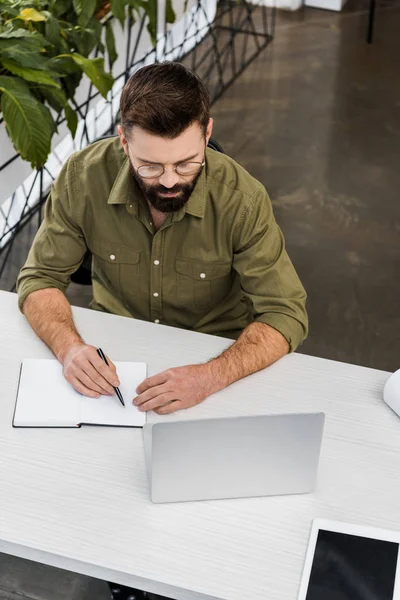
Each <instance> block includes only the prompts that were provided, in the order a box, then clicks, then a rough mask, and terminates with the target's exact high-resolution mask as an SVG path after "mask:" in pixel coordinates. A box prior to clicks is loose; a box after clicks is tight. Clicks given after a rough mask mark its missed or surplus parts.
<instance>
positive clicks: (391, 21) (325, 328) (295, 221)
mask: <svg viewBox="0 0 400 600" xmlns="http://www.w3.org/2000/svg"><path fill="white" fill-rule="evenodd" d="M350 8H351V10H350ZM350 8H348V9H347V11H346V12H344V13H342V14H334V13H331V12H327V11H320V10H315V9H309V10H304V11H301V12H299V13H294V14H288V13H280V15H279V17H280V18H279V22H278V30H277V35H276V39H275V41H274V43H273V44H272V45H271V47H270V49H269V50H267V51H265V52H264V53H263V54H261V55H260V56H259V58H258V59H257V60H256V61H255V62H254V63H253V64H252V65H251V66H250V67H249V68H248V69H247V71H245V73H243V75H242V76H241V77H240V78H239V79H238V80H237V81H236V82H235V84H234V85H233V86H232V88H231V89H230V90H228V91H227V92H226V93H225V94H224V96H223V98H222V99H221V100H220V101H219V102H218V103H217V105H216V106H215V108H214V110H213V116H214V119H215V130H214V137H215V138H216V139H218V140H219V141H220V142H221V143H222V144H223V146H224V149H225V150H226V151H227V153H229V154H230V155H231V156H233V157H234V158H235V159H236V160H237V161H238V162H239V163H241V164H242V165H243V166H245V167H246V168H247V169H248V170H249V171H250V172H251V173H252V174H253V175H254V176H255V177H257V178H258V179H259V180H261V181H262V182H263V183H264V184H265V186H266V188H267V190H268V191H269V193H270V196H271V198H272V200H273V204H274V209H275V215H276V218H277V220H278V222H279V224H280V225H281V227H282V229H283V231H284V234H285V237H286V241H287V247H288V251H289V253H290V256H291V258H292V260H293V262H294V264H295V266H296V268H297V270H298V272H299V274H300V276H301V279H302V280H303V282H304V285H305V287H306V289H307V291H308V295H309V301H308V309H309V315H310V335H309V338H308V340H307V341H306V342H305V343H304V345H303V346H302V347H301V349H300V351H301V352H303V353H306V354H312V355H316V356H322V357H325V358H331V359H335V360H342V361H347V362H352V363H356V364H360V365H365V366H369V367H375V368H378V369H386V370H395V369H397V368H400V310H399V309H400V199H399V189H400V168H399V152H400V34H399V31H400V7H399V6H398V7H397V8H396V7H395V6H391V5H389V4H387V5H386V6H385V7H382V8H381V10H380V12H379V13H378V15H377V19H376V36H375V43H374V44H373V45H372V46H368V45H367V44H365V43H364V36H365V33H366V14H364V13H360V12H353V11H354V10H355V8H357V7H354V6H352V7H350Z"/></svg>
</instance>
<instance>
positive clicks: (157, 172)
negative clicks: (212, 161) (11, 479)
mask: <svg viewBox="0 0 400 600" xmlns="http://www.w3.org/2000/svg"><path fill="white" fill-rule="evenodd" d="M205 164H206V163H205V161H203V162H202V163H199V162H185V163H180V164H179V165H177V166H176V167H174V168H173V169H172V171H175V173H177V174H178V175H181V176H182V177H187V176H189V175H194V174H195V173H198V172H199V171H200V169H201V167H204V165H205ZM135 168H136V167H135ZM136 172H137V174H138V175H139V176H140V177H142V179H152V178H158V177H161V175H163V174H164V173H165V169H164V167H163V166H162V165H142V166H141V167H137V168H136Z"/></svg>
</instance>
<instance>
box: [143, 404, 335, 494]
mask: <svg viewBox="0 0 400 600" xmlns="http://www.w3.org/2000/svg"><path fill="white" fill-rule="evenodd" d="M324 420H325V415H324V414H323V413H307V414H304V413H302V414H286V415H260V416H251V417H230V418H218V419H200V420H197V421H196V420H194V421H172V422H159V423H146V424H145V425H144V427H143V441H144V450H145V456H146V466H147V474H148V480H149V487H150V496H151V500H152V502H155V503H159V502H183V501H189V500H217V499H222V498H248V497H251V496H275V495H281V494H305V493H307V492H311V491H312V490H313V489H314V487H315V482H316V476H317V469H318V460H319V454H320V448H321V441H322V432H323V427H324Z"/></svg>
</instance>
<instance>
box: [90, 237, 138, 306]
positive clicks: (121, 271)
mask: <svg viewBox="0 0 400 600" xmlns="http://www.w3.org/2000/svg"><path fill="white" fill-rule="evenodd" d="M90 249H91V251H92V254H93V267H92V269H93V277H94V278H97V279H98V280H99V281H100V282H101V283H102V284H103V285H104V284H105V285H106V287H108V288H111V289H113V290H115V292H117V295H118V296H119V297H122V296H126V295H127V296H136V295H137V294H138V293H139V291H140V252H138V251H137V250H132V248H129V247H128V246H123V245H122V244H115V243H113V242H108V241H97V240H94V241H93V243H92V244H91V248H90Z"/></svg>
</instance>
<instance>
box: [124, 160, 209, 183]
mask: <svg viewBox="0 0 400 600" xmlns="http://www.w3.org/2000/svg"><path fill="white" fill-rule="evenodd" d="M183 163H185V161H183ZM189 163H190V164H193V165H198V169H195V170H194V171H192V172H191V173H186V175H182V174H181V173H179V171H178V169H179V165H176V167H174V168H173V169H166V168H165V167H164V165H162V164H161V163H160V164H157V165H155V164H148V165H140V167H135V165H132V166H133V168H134V169H135V171H136V173H137V174H138V175H139V177H140V178H141V179H160V177H162V176H163V175H164V173H168V172H172V171H173V172H175V173H177V175H179V177H190V176H191V175H195V174H196V173H198V172H199V171H200V169H201V168H202V167H204V165H205V164H206V161H205V160H203V162H201V163H200V162H197V161H195V160H188V161H187V164H189ZM158 166H159V167H160V168H161V169H162V172H161V173H160V174H159V175H150V177H145V176H143V175H141V174H140V169H142V168H143V167H144V168H146V167H158Z"/></svg>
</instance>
